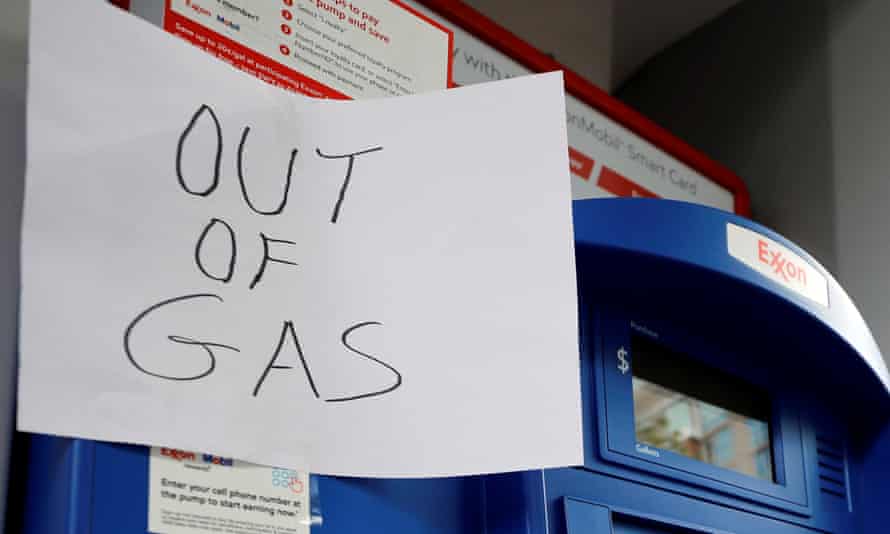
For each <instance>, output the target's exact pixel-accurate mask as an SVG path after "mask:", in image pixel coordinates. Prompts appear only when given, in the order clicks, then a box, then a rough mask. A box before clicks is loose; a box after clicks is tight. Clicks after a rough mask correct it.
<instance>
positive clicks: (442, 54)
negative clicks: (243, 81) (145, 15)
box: [164, 0, 452, 99]
mask: <svg viewBox="0 0 890 534" xmlns="http://www.w3.org/2000/svg"><path fill="white" fill-rule="evenodd" d="M164 29H165V30H167V31H168V32H170V33H172V34H174V35H177V36H180V37H182V38H184V39H186V40H187V41H189V42H191V43H193V44H195V45H196V46H198V47H200V48H203V49H204V50H206V51H208V52H210V53H211V54H214V55H216V56H218V57H219V58H220V59H222V60H224V61H226V62H228V63H231V64H232V65H234V66H236V67H238V68H240V69H242V70H244V71H247V72H249V73H251V74H253V75H254V76H256V77H258V78H260V79H262V80H265V81H267V82H269V83H272V84H274V85H277V86H280V87H283V88H286V89H290V90H292V91H296V92H299V93H303V94H306V95H309V96H313V97H323V98H340V99H344V98H376V97H385V96H398V95H406V94H413V93H421V92H425V91H433V90H437V89H445V88H446V87H448V84H449V81H450V72H449V71H450V65H451V62H450V57H451V56H450V54H451V46H452V34H451V32H450V31H449V30H447V29H446V28H444V27H443V26H441V25H440V24H438V23H436V22H433V21H431V20H430V19H428V18H426V17H425V16H423V15H421V14H420V13H418V12H416V11H415V10H413V9H412V8H410V7H408V6H406V5H404V4H402V3H400V2H398V1H396V0H391V1H381V0H376V1H375V0H250V1H247V0H167V6H166V12H165V15H164ZM418 58H422V60H418Z"/></svg>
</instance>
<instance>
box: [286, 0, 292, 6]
mask: <svg viewBox="0 0 890 534" xmlns="http://www.w3.org/2000/svg"><path fill="white" fill-rule="evenodd" d="M284 5H286V6H288V7H290V6H292V5H294V0H284Z"/></svg>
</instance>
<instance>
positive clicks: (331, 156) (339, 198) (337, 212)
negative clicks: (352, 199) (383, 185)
mask: <svg viewBox="0 0 890 534" xmlns="http://www.w3.org/2000/svg"><path fill="white" fill-rule="evenodd" d="M378 150H383V147H382V146H375V147H373V148H367V149H365V150H359V151H358V152H352V153H349V154H336V155H334V154H325V153H324V152H322V151H321V149H320V148H316V149H315V153H316V154H318V155H319V156H320V157H322V158H325V159H342V158H349V163H348V164H347V165H346V177H345V178H344V179H343V185H341V186H340V193H339V194H338V195H337V203H336V204H335V205H334V213H332V214H331V223H332V224H336V223H337V219H338V218H339V217H340V208H341V207H342V206H343V199H344V197H346V190H347V189H348V188H349V181H350V180H351V179H352V167H353V165H354V164H355V157H356V156H361V155H363V154H370V153H371V152H377V151H378Z"/></svg>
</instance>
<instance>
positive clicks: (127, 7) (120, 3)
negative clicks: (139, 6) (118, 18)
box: [109, 0, 130, 11]
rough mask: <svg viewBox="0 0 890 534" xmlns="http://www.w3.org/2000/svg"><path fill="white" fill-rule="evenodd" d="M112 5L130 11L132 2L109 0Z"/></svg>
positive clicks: (127, 0)
mask: <svg viewBox="0 0 890 534" xmlns="http://www.w3.org/2000/svg"><path fill="white" fill-rule="evenodd" d="M109 1H110V2H111V3H112V4H114V5H116V6H117V7H119V8H121V9H123V10H124V11H129V10H130V0H109Z"/></svg>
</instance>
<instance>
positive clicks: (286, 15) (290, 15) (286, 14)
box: [281, 9, 294, 20]
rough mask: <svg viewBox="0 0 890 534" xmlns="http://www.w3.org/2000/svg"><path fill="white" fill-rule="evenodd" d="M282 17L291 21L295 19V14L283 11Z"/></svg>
mask: <svg viewBox="0 0 890 534" xmlns="http://www.w3.org/2000/svg"><path fill="white" fill-rule="evenodd" d="M281 16H282V17H284V20H291V19H293V18H294V14H293V13H291V12H290V11H288V10H286V9H282V10H281Z"/></svg>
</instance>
